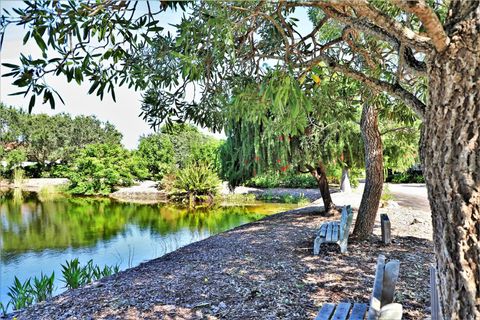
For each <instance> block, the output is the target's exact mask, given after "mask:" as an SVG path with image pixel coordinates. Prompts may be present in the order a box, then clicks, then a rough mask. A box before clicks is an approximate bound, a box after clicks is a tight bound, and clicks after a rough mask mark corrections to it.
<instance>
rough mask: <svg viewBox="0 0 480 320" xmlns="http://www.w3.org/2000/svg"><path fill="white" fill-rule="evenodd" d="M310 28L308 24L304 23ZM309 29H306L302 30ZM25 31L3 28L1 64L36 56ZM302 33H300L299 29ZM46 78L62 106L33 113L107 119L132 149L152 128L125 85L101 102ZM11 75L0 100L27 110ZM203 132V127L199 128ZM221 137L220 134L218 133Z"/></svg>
mask: <svg viewBox="0 0 480 320" xmlns="http://www.w3.org/2000/svg"><path fill="white" fill-rule="evenodd" d="M18 6H22V2H21V1H12V0H0V7H1V8H2V9H3V8H6V9H11V8H12V7H18ZM181 15H182V12H173V11H172V12H170V13H165V14H163V15H162V19H161V21H163V23H162V26H163V27H165V28H166V30H170V31H173V30H174V28H173V27H171V26H170V25H169V24H176V23H178V22H180V19H181ZM298 17H299V18H300V21H306V20H307V18H306V14H305V12H300V13H299V14H298ZM308 27H310V23H308ZM306 31H309V30H306ZM24 33H25V30H24V29H23V27H18V26H14V25H11V26H9V27H8V28H7V32H6V33H5V39H4V43H3V48H2V50H1V51H0V62H1V63H13V64H19V56H20V53H23V54H25V55H32V56H33V57H35V56H40V54H39V50H38V49H37V47H36V45H35V44H34V43H33V40H30V41H29V42H28V43H27V44H26V45H25V46H24V45H23V43H22V39H23V35H24ZM302 33H303V32H302ZM8 71H9V69H8V68H6V67H3V66H2V67H0V74H4V73H6V72H8ZM47 81H48V82H49V84H50V85H52V86H53V87H54V88H55V89H56V90H57V91H58V92H60V94H61V95H62V98H63V99H64V101H65V105H63V104H61V103H60V102H58V103H57V104H56V109H55V110H51V109H50V107H49V105H48V104H46V105H42V104H39V103H37V104H36V105H35V108H34V110H33V112H34V113H47V114H55V113H61V112H65V113H69V114H71V115H74V116H75V115H95V116H96V117H97V118H99V119H100V120H102V121H110V122H111V123H113V124H114V125H115V126H116V127H117V128H118V130H119V131H120V132H122V134H123V144H124V145H125V146H126V147H127V148H129V149H133V148H135V147H136V146H137V144H138V139H139V137H140V136H141V135H144V134H149V133H152V132H153V130H152V129H151V128H150V127H149V126H148V124H147V123H146V122H144V121H143V120H142V118H141V117H139V114H140V111H141V110H140V107H141V94H140V92H135V91H134V90H131V89H128V88H126V87H122V88H119V89H118V90H116V98H117V102H116V103H115V102H114V101H113V100H112V99H111V97H110V95H106V96H105V97H104V100H103V101H101V100H100V99H99V98H98V97H97V96H95V95H88V94H87V92H88V89H89V88H90V85H89V83H85V84H82V85H78V84H76V83H75V82H71V83H67V82H66V80H65V79H64V78H63V77H58V78H56V77H51V78H47ZM11 82H12V78H4V77H2V78H0V101H2V102H3V103H5V104H7V105H12V106H15V107H18V108H23V109H25V110H26V109H27V107H28V102H29V99H30V96H27V97H26V98H24V97H23V96H21V95H20V96H9V94H10V93H13V92H16V91H18V88H16V87H14V86H12V85H11ZM202 131H206V130H202ZM220 136H222V135H220Z"/></svg>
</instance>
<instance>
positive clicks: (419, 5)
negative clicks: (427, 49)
mask: <svg viewBox="0 0 480 320" xmlns="http://www.w3.org/2000/svg"><path fill="white" fill-rule="evenodd" d="M465 1H468V0H465ZM393 2H394V3H395V4H396V5H397V6H398V7H399V8H401V9H403V10H405V11H406V12H409V13H411V14H414V15H416V16H417V17H418V19H420V21H422V23H423V25H424V26H425V29H426V30H427V34H428V36H429V37H430V38H431V39H432V43H433V45H434V47H435V49H437V51H438V52H442V51H444V50H445V49H446V48H447V45H448V41H449V39H448V37H447V34H446V32H445V30H444V29H443V26H442V23H441V22H440V19H438V17H437V15H436V14H435V12H434V11H433V9H432V8H431V7H430V6H429V5H428V4H426V3H425V1H424V0H408V1H407V0H393Z"/></svg>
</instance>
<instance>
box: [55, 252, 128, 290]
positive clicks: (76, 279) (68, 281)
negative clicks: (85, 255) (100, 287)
mask: <svg viewBox="0 0 480 320" xmlns="http://www.w3.org/2000/svg"><path fill="white" fill-rule="evenodd" d="M65 263H66V264H64V265H63V264H62V274H63V280H62V281H63V282H64V283H65V287H66V288H69V289H76V288H78V287H80V286H83V285H85V284H87V283H90V282H92V281H95V280H99V279H101V278H103V277H106V276H110V275H112V274H115V273H118V271H119V270H120V267H119V266H118V265H114V266H107V265H105V266H104V267H103V269H102V268H100V267H99V266H98V265H96V264H94V263H93V260H89V261H88V262H87V264H86V265H85V266H83V267H82V266H81V265H80V262H79V261H78V258H75V259H73V260H70V261H66V262H65Z"/></svg>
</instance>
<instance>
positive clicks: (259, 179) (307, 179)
mask: <svg viewBox="0 0 480 320" xmlns="http://www.w3.org/2000/svg"><path fill="white" fill-rule="evenodd" d="M244 185H245V186H247V187H254V188H317V182H316V181H315V179H314V178H313V177H312V176H311V175H310V174H309V173H301V174H296V173H294V172H291V171H289V172H287V173H286V174H280V173H275V172H267V173H264V174H260V175H257V176H255V177H253V178H250V179H249V180H248V181H247V182H245V184H244Z"/></svg>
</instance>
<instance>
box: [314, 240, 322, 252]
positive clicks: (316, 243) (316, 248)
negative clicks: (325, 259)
mask: <svg viewBox="0 0 480 320" xmlns="http://www.w3.org/2000/svg"><path fill="white" fill-rule="evenodd" d="M322 242H323V241H322V240H321V239H320V237H316V238H315V241H314V242H313V254H314V255H316V256H317V255H318V254H319V253H320V245H321V244H322Z"/></svg>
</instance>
